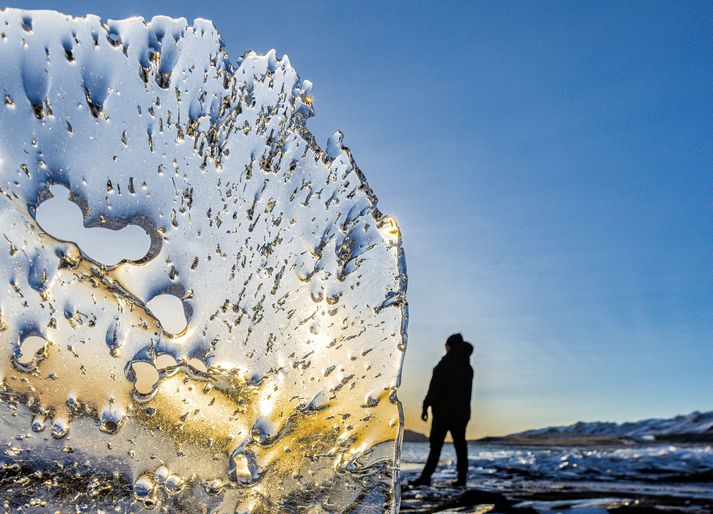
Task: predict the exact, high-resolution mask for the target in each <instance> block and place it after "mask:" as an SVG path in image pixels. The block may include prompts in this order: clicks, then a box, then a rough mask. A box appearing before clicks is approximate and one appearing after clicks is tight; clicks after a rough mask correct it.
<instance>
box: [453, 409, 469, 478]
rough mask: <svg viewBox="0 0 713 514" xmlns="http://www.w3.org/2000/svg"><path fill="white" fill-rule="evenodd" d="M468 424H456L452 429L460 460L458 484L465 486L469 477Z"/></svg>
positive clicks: (454, 444) (457, 456)
mask: <svg viewBox="0 0 713 514" xmlns="http://www.w3.org/2000/svg"><path fill="white" fill-rule="evenodd" d="M466 424H467V423H454V424H453V425H451V427H450V432H451V437H453V446H454V447H455V450H456V458H457V459H458V465H457V470H458V483H462V484H463V485H465V482H466V477H467V475H468V443H467V442H466V440H465V427H466Z"/></svg>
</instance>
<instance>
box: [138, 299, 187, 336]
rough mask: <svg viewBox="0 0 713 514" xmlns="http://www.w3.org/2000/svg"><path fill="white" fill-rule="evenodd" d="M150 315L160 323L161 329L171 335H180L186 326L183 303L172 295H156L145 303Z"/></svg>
mask: <svg viewBox="0 0 713 514" xmlns="http://www.w3.org/2000/svg"><path fill="white" fill-rule="evenodd" d="M146 307H148V308H149V310H150V311H151V314H153V315H154V316H155V317H156V319H157V320H158V321H159V323H161V328H163V329H164V330H165V331H166V332H168V333H169V334H172V335H176V334H180V333H181V332H183V330H184V329H185V328H186V326H187V325H188V321H187V320H186V313H185V311H184V310H183V302H182V301H181V300H180V298H178V297H177V296H174V295H172V294H160V295H156V296H154V297H153V298H151V300H149V301H148V302H147V303H146Z"/></svg>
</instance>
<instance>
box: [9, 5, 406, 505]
mask: <svg viewBox="0 0 713 514" xmlns="http://www.w3.org/2000/svg"><path fill="white" fill-rule="evenodd" d="M0 87H1V88H2V91H1V93H2V95H3V97H2V98H0V101H1V103H0V227H2V228H1V230H2V235H3V241H2V245H0V284H2V293H0V294H1V295H2V296H1V297H0V352H2V354H3V355H4V358H0V375H1V377H0V378H2V389H1V391H0V443H2V448H3V450H2V455H1V456H0V465H2V477H1V478H0V495H1V496H2V498H3V500H4V501H5V502H7V503H6V505H9V506H10V508H11V510H16V509H21V508H25V509H26V508H30V507H34V508H38V507H39V508H41V509H45V510H65V509H67V508H69V507H70V506H72V507H74V506H77V505H79V506H81V508H82V509H85V510H90V511H96V510H100V509H103V510H110V509H119V510H126V509H130V510H134V509H143V508H152V507H156V506H161V508H164V509H166V510H169V511H185V512H194V511H197V510H199V509H201V510H209V511H220V512H224V511H239V512H246V511H255V512H272V511H304V512H307V511H309V512H321V511H329V512H332V511H378V512H381V511H383V510H387V511H388V510H392V511H393V510H396V509H397V508H398V487H395V484H396V483H397V482H396V481H397V473H398V471H397V469H398V460H399V439H400V430H401V420H402V413H401V407H400V404H399V402H398V400H397V397H396V390H397V387H398V385H399V377H400V368H401V361H402V357H403V350H404V348H405V345H406V322H407V311H406V308H407V307H406V300H405V291H406V272H405V263H404V256H403V250H402V247H401V237H400V233H399V229H398V226H397V225H396V222H395V221H394V220H393V219H392V218H391V217H389V216H386V215H384V214H382V213H381V212H380V211H379V210H378V208H377V205H376V197H375V196H374V194H373V192H372V191H371V189H370V187H369V185H368V184H367V182H366V180H365V178H364V176H363V174H362V173H361V171H360V170H359V168H358V167H357V166H356V164H355V162H354V160H353V159H352V156H351V153H350V152H349V150H348V149H347V148H345V147H344V146H343V144H342V135H341V133H337V134H335V136H333V137H332V138H330V140H329V142H328V145H327V148H328V150H327V151H326V152H325V151H323V150H322V149H320V148H319V146H318V145H317V144H316V143H315V141H314V138H313V137H312V135H311V134H310V133H309V131H308V130H307V128H306V125H305V122H306V119H307V118H309V116H311V115H312V113H313V111H312V97H311V89H312V85H311V84H310V83H309V81H306V80H304V81H303V80H300V78H299V77H298V76H297V73H296V72H295V70H294V69H293V68H292V67H291V65H290V62H289V60H288V58H287V57H282V58H278V57H277V56H276V54H275V52H274V51H271V52H269V53H268V54H267V55H257V54H255V53H253V52H248V53H246V54H245V55H243V56H242V57H240V58H239V59H238V60H237V61H236V62H231V61H230V60H229V58H228V55H227V53H226V51H225V49H224V48H223V47H222V44H221V39H220V36H219V34H218V32H217V31H216V29H215V28H214V26H213V25H212V23H210V22H208V21H205V20H196V21H195V22H194V23H193V25H192V26H191V25H188V23H187V22H186V20H185V19H177V20H174V19H170V18H166V17H155V18H153V19H152V20H150V21H148V22H146V21H144V20H143V19H140V18H131V19H127V20H118V21H117V20H106V21H104V20H101V19H100V18H99V17H97V16H91V15H90V16H87V17H84V18H72V17H70V16H66V15H63V14H59V13H56V12H51V11H21V10H13V9H6V10H3V11H2V12H0ZM62 197H64V198H62ZM58 200H63V201H64V202H65V203H66V202H70V203H71V204H72V205H71V206H70V207H71V209H70V210H69V211H68V212H70V213H71V212H73V214H68V215H67V216H68V218H67V220H69V221H68V222H67V223H70V222H71V226H70V225H66V224H65V223H64V222H62V220H61V219H60V218H55V219H53V216H52V215H51V214H49V215H48V214H47V212H52V211H47V210H46V209H51V205H53V203H52V202H54V203H55V204H56V202H57V201H58ZM72 209H74V211H76V212H74V211H72ZM38 212H40V213H42V212H45V214H42V215H41V216H40V215H38ZM80 212H81V217H80V216H79V213H80ZM80 218H81V219H80ZM43 220H44V221H43ZM45 229H46V230H45ZM97 230H98V231H101V233H102V234H103V235H102V237H105V238H106V239H102V241H106V242H105V243H102V244H101V245H99V247H97V246H96V245H95V246H92V244H94V243H96V240H95V239H92V237H90V236H88V235H86V234H85V235H81V234H83V233H84V232H82V231H86V232H89V233H91V231H97ZM129 230H134V231H136V230H138V232H139V235H142V234H143V235H144V236H145V237H148V238H149V240H150V241H149V242H148V243H147V242H145V241H144V242H143V243H140V244H139V243H137V245H138V246H136V247H133V246H132V245H133V244H134V243H131V242H130V241H129V240H127V239H125V238H124V239H123V237H124V236H122V234H127V233H129V232H126V231H129ZM112 231H113V232H112ZM75 234H76V235H75ZM142 244H143V245H144V246H143V247H142V246H141V245H142ZM160 299H163V300H162V301H161V302H159V300H160Z"/></svg>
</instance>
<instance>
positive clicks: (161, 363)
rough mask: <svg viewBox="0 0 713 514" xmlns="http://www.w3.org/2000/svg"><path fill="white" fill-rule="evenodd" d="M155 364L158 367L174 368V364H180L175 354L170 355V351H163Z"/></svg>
mask: <svg viewBox="0 0 713 514" xmlns="http://www.w3.org/2000/svg"><path fill="white" fill-rule="evenodd" d="M154 364H155V366H156V369H166V368H172V367H173V366H176V365H178V363H177V362H176V359H174V358H173V356H172V355H169V354H168V353H162V354H161V355H159V356H158V357H156V359H155V361H154Z"/></svg>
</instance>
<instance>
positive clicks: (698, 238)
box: [13, 0, 713, 436]
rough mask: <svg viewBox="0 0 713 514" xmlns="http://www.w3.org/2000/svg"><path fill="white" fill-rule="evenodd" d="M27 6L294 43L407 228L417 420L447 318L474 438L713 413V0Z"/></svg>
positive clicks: (410, 364) (228, 38)
mask: <svg viewBox="0 0 713 514" xmlns="http://www.w3.org/2000/svg"><path fill="white" fill-rule="evenodd" d="M13 5H14V6H17V7H24V8H54V9H58V10H61V11H64V12H68V13H71V14H77V15H80V14H84V13H86V12H94V13H97V14H99V15H101V16H102V17H105V18H124V17H127V16H132V15H141V16H144V17H151V16H152V15H155V14H168V15H171V16H174V17H180V16H184V17H186V18H188V19H189V20H192V19H194V18H196V17H203V18H209V19H212V20H214V21H215V23H216V25H217V26H218V28H219V29H220V30H221V32H222V34H223V38H224V40H225V43H226V47H227V49H228V51H229V52H230V54H231V55H232V56H234V57H237V56H238V55H240V54H241V53H243V52H244V51H245V50H247V49H253V50H256V51H258V52H265V51H267V50H269V49H271V48H276V49H277V51H278V54H288V55H289V56H290V59H291V61H292V63H293V65H294V66H295V67H296V69H297V70H298V72H299V73H300V75H301V76H302V77H304V78H307V79H310V80H311V81H312V82H314V84H315V89H314V101H315V108H316V111H317V117H316V118H314V119H313V120H311V121H310V122H309V127H310V128H311V130H312V131H313V132H314V133H315V134H316V137H317V139H318V141H319V142H321V143H322V144H324V143H325V141H326V138H327V137H328V136H329V135H330V134H331V133H332V132H333V131H334V130H336V129H340V130H342V131H343V132H344V133H345V134H346V136H345V143H346V144H347V145H348V146H350V147H351V148H352V151H353V152H354V155H355V157H356V159H357V162H358V163H359V164H360V166H361V167H362V169H363V170H364V172H365V173H366V175H367V178H368V179H369V182H370V183H371V185H372V186H373V188H374V190H375V191H376V193H377V195H378V196H379V198H380V205H381V208H382V210H384V211H385V212H388V213H390V214H393V215H395V216H396V217H397V219H398V220H399V222H400V225H401V228H402V232H403V235H404V244H405V248H406V252H407V260H408V270H409V303H410V310H411V320H410V330H409V337H410V341H409V348H408V351H407V354H406V364H405V368H404V374H403V387H402V390H401V395H400V396H401V398H402V399H403V401H404V402H405V407H406V413H407V427H410V428H414V429H417V430H421V431H425V430H426V429H427V426H426V425H425V424H423V423H422V422H421V421H420V420H417V415H418V413H419V409H420V402H421V399H422V397H423V395H424V393H425V389H426V387H427V383H426V382H424V379H425V377H426V376H427V375H429V374H430V369H431V367H432V366H433V365H434V364H435V362H436V361H437V360H438V359H439V358H440V356H441V354H442V352H443V346H442V343H443V341H444V340H445V337H446V336H447V335H448V334H450V333H452V332H455V331H461V332H462V333H463V334H464V335H465V337H466V339H468V340H470V341H472V342H474V343H475V346H476V354H475V368H476V381H477V384H476V388H475V398H474V420H473V422H472V423H471V427H470V431H469V433H470V435H471V436H475V435H477V436H480V435H486V434H499V433H505V432H511V431H515V430H521V429H527V428H533V427H537V426H542V425H547V424H557V423H569V422H574V421H577V420H580V419H583V420H595V419H606V420H626V419H637V418H642V417H649V416H670V415H674V414H677V413H683V412H689V411H692V410H695V409H700V410H709V409H713V379H712V378H711V371H710V370H711V369H713V294H712V293H711V291H713V287H712V286H713V280H712V279H713V260H712V259H711V257H713V194H712V193H713V191H712V189H713V187H712V186H713V173H711V171H712V169H711V168H712V167H713V166H712V164H713V138H712V137H711V136H712V135H713V116H711V106H712V102H713V89H712V88H711V84H713V67H712V66H711V55H713V39H712V38H711V28H712V23H711V22H712V21H713V4H710V3H696V2H685V3H684V2H677V3H674V2H646V3H643V2H642V3H638V2H626V3H625V2H612V3H606V2H588V3H587V2H577V3H573V2H541V3H535V2H521V3H508V2H497V3H495V2H492V3H476V2H469V3H465V2H463V3H450V2H438V3H436V2H434V3H422V2H409V3H388V4H383V3H381V2H359V3H356V2H355V3H351V4H348V5H342V4H337V3H328V2H315V3H313V2H299V3H290V4H286V5H285V4H279V3H275V4H273V3H271V2H267V1H263V2H259V3H254V4H242V3H238V2H235V3H230V2H210V1H202V2H195V1H194V2H188V1H183V0H177V1H173V2H170V3H168V2H149V1H141V2H138V1H134V0H127V1H122V2H106V3H102V2H96V1H94V2H83V1H71V2H50V1H46V2H25V1H18V2H15V3H14V4H13Z"/></svg>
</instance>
